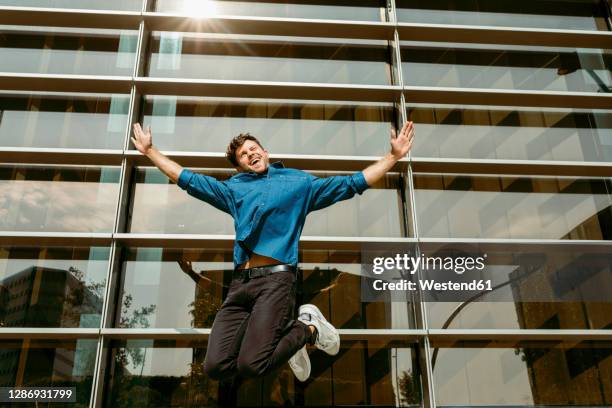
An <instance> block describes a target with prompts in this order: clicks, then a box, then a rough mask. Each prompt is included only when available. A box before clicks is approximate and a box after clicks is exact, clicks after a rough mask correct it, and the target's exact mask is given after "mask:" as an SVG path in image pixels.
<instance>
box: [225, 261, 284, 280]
mask: <svg viewBox="0 0 612 408" xmlns="http://www.w3.org/2000/svg"><path fill="white" fill-rule="evenodd" d="M276 272H295V267H294V266H292V265H287V264H281V265H268V266H257V267H255V268H248V269H236V270H235V271H234V273H233V274H232V278H233V279H241V280H248V279H253V278H261V277H262V276H268V275H272V274H273V273H276Z"/></svg>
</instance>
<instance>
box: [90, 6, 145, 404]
mask: <svg viewBox="0 0 612 408" xmlns="http://www.w3.org/2000/svg"><path fill="white" fill-rule="evenodd" d="M146 7H147V0H143V4H142V10H141V19H140V24H139V29H138V40H137V43H136V44H137V45H136V55H135V58H134V70H133V72H132V87H131V92H130V106H129V110H128V120H127V123H126V129H125V139H124V144H123V159H122V161H121V176H120V182H119V197H118V202H117V207H116V211H115V224H114V227H113V233H118V232H123V229H124V228H125V224H126V218H127V216H126V212H127V203H128V201H129V193H130V185H129V184H130V183H129V181H130V178H131V173H132V168H131V165H130V164H128V161H127V156H126V151H127V149H128V148H129V144H130V135H131V128H132V123H133V121H134V118H135V117H136V116H137V115H138V112H139V100H140V96H139V95H138V93H137V90H136V85H135V83H136V81H135V78H136V77H137V76H138V74H139V73H140V71H141V69H142V68H141V66H142V64H141V59H142V58H141V55H142V50H143V48H144V46H143V44H144V43H145V34H146V28H145V23H144V16H143V14H142V13H143V11H144V10H146ZM121 252H122V251H121V248H120V247H119V245H118V244H117V242H116V241H115V239H114V238H113V241H112V243H111V251H110V259H109V267H108V269H107V274H106V290H105V293H104V304H103V309H102V318H101V327H102V328H108V327H110V326H111V325H112V320H113V312H114V310H115V306H116V297H117V294H118V288H117V281H118V279H117V277H118V275H119V271H120V269H121ZM108 345H109V342H108V340H107V339H105V338H104V337H103V336H102V335H101V336H100V337H99V338H98V347H97V351H96V363H95V366H94V377H93V381H92V392H91V398H90V403H89V406H90V407H96V408H98V407H101V406H102V402H103V394H104V385H105V384H104V378H105V374H106V360H107V358H108V353H109V350H108Z"/></svg>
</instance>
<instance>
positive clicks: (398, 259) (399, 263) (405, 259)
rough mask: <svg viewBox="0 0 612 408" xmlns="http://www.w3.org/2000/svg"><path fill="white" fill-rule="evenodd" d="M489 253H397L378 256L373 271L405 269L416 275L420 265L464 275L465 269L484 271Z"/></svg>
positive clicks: (425, 268) (429, 268)
mask: <svg viewBox="0 0 612 408" xmlns="http://www.w3.org/2000/svg"><path fill="white" fill-rule="evenodd" d="M486 257H487V254H483V255H482V256H478V257H471V256H463V257H462V256H460V257H450V256H445V257H441V256H425V254H423V255H421V256H420V257H414V256H410V255H408V254H396V255H395V256H394V257H376V258H374V259H373V260H372V272H373V273H374V274H376V275H380V274H381V273H383V272H385V271H389V270H400V271H401V270H405V271H409V272H410V274H411V275H414V274H415V272H416V271H417V269H418V268H419V267H420V268H421V269H423V270H438V271H439V270H445V271H451V270H452V271H453V272H455V273H456V274H457V275H462V274H463V273H464V272H465V271H473V270H478V271H482V270H483V269H484V267H485V264H484V260H485V259H486Z"/></svg>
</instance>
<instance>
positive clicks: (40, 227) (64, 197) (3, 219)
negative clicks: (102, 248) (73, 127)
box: [0, 166, 120, 232]
mask: <svg viewBox="0 0 612 408" xmlns="http://www.w3.org/2000/svg"><path fill="white" fill-rule="evenodd" d="M119 174H120V169H119V168H118V167H102V168H100V167H88V168H78V167H71V168H68V167H43V166H40V167H38V166H37V167H34V166H30V167H21V166H1V167H0V214H1V216H0V230H3V231H41V232H42V231H57V232H60V231H65V232H111V231H112V230H113V223H114V219H115V208H116V206H117V200H118V197H119Z"/></svg>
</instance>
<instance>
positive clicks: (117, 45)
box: [0, 26, 138, 76]
mask: <svg viewBox="0 0 612 408" xmlns="http://www.w3.org/2000/svg"><path fill="white" fill-rule="evenodd" d="M137 39H138V32H137V31H128V30H123V31H119V30H100V29H81V28H79V29H74V28H52V27H20V26H0V71H1V72H22V73H40V74H74V75H77V74H78V75H123V76H131V75H132V71H133V70H134V59H135V55H136V42H137Z"/></svg>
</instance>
